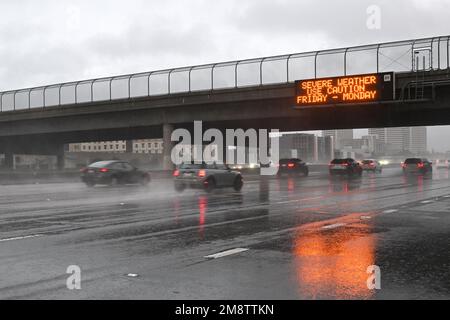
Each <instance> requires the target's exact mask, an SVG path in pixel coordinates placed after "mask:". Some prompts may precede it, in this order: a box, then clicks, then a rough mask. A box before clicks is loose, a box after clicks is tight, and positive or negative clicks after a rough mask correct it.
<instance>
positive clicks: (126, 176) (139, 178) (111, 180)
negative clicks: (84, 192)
mask: <svg viewBox="0 0 450 320" xmlns="http://www.w3.org/2000/svg"><path fill="white" fill-rule="evenodd" d="M80 171H81V180H82V181H83V182H84V183H85V184H86V185H87V186H88V187H93V186H95V185H97V184H101V185H110V186H114V185H119V184H141V185H148V184H149V183H150V180H151V177H150V174H149V173H148V172H144V171H141V170H139V169H137V168H136V167H134V166H133V165H131V164H130V163H128V162H126V161H120V160H107V161H99V162H94V163H92V164H90V165H89V166H87V167H86V168H83V169H81V170H80Z"/></svg>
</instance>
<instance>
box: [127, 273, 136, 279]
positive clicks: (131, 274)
mask: <svg viewBox="0 0 450 320" xmlns="http://www.w3.org/2000/svg"><path fill="white" fill-rule="evenodd" d="M127 277H130V278H137V277H139V275H138V274H136V273H129V274H127Z"/></svg>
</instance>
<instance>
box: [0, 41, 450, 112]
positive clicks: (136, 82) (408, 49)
mask: <svg viewBox="0 0 450 320" xmlns="http://www.w3.org/2000/svg"><path fill="white" fill-rule="evenodd" d="M449 51H450V36H443V37H433V38H424V39H415V40H407V41H397V42H388V43H380V44H372V45H364V46H356V47H348V48H340V49H332V50H322V51H313V52H306V53H295V54H286V55H279V56H272V57H263V58H257V59H246V60H237V61H229V62H221V63H212V64H205V65H198V66H190V67H182V68H174V69H166V70H158V71H151V72H144V73H136V74H128V75H121V76H114V77H107V78H98V79H90V80H82V81H75V82H68V83H60V84H53V85H48V86H41V87H35V88H27V89H20V90H13V91H6V92H1V93H0V111H2V112H5V111H13V110H24V109H32V108H45V107H50V106H64V105H73V104H82V103H93V102H100V101H109V100H117V99H131V98H139V97H146V96H160V95H170V94H176V93H190V92H199V91H214V90H221V89H232V88H242V87H248V86H262V85H269V84H281V83H289V82H293V81H295V80H302V79H309V78H321V77H330V76H343V75H352V74H362V73H372V72H385V71H395V72H411V71H413V72H414V71H418V70H442V69H450V53H449Z"/></svg>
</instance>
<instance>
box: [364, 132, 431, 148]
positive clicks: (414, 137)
mask: <svg viewBox="0 0 450 320" xmlns="http://www.w3.org/2000/svg"><path fill="white" fill-rule="evenodd" d="M369 134H370V135H376V136H378V139H379V140H380V141H381V142H384V144H385V148H386V150H385V151H386V153H392V154H395V153H401V152H410V153H413V154H422V153H425V152H426V151H427V128H426V127H399V128H377V129H369Z"/></svg>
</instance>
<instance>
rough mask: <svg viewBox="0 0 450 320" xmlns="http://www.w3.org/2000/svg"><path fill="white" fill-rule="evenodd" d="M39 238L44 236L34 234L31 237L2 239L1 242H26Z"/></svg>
mask: <svg viewBox="0 0 450 320" xmlns="http://www.w3.org/2000/svg"><path fill="white" fill-rule="evenodd" d="M38 237H42V234H34V235H31V236H24V237H14V238H6V239H0V242H7V241H15V240H25V239H31V238H38Z"/></svg>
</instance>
